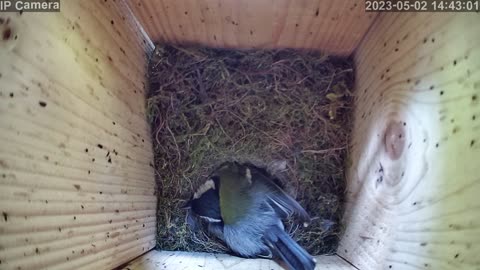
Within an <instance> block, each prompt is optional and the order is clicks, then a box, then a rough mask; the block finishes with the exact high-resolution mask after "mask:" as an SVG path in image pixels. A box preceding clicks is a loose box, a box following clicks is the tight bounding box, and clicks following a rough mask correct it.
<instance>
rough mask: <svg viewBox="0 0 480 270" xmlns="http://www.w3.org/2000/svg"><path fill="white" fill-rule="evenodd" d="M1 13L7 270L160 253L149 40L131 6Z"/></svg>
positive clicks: (93, 264) (0, 207) (81, 4)
mask: <svg viewBox="0 0 480 270" xmlns="http://www.w3.org/2000/svg"><path fill="white" fill-rule="evenodd" d="M61 5H62V6H61V12H60V13H27V12H25V13H22V14H19V13H15V14H14V13H0V19H1V20H0V33H1V34H2V35H0V37H1V38H2V39H0V141H1V142H0V212H1V216H0V217H1V219H0V269H15V270H18V269H22V270H27V269H109V268H113V267H116V266H118V265H120V264H122V263H124V262H127V261H128V260H130V259H132V258H134V257H136V256H138V255H140V254H142V253H144V252H146V251H148V250H150V249H151V248H152V247H154V245H155V232H156V218H155V208H156V202H157V200H156V196H155V194H154V191H155V182H154V171H153V168H152V167H151V165H150V162H151V160H152V151H151V142H150V135H149V134H150V132H149V127H148V124H147V123H146V116H145V106H144V103H145V101H144V100H145V74H146V72H145V70H146V59H147V58H146V55H147V54H149V53H150V52H151V50H152V43H151V41H150V40H149V39H148V37H147V36H146V35H144V34H143V32H142V29H141V28H139V24H138V23H137V22H136V20H135V19H134V17H133V15H132V14H131V12H130V10H129V8H128V6H127V5H126V4H125V2H122V1H116V2H114V1H80V0H78V1H62V3H61Z"/></svg>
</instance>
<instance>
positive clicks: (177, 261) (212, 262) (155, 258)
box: [122, 250, 355, 270]
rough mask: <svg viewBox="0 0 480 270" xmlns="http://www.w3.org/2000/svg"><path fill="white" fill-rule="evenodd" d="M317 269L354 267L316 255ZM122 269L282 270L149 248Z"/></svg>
mask: <svg viewBox="0 0 480 270" xmlns="http://www.w3.org/2000/svg"><path fill="white" fill-rule="evenodd" d="M315 258H316V259H317V265H318V269H325V270H354V269H355V268H354V267H353V266H351V265H349V264H348V263H346V262H345V261H344V260H342V259H341V258H339V257H338V256H317V257H315ZM122 269H123V270H129V269H130V270H156V269H158V270H177V269H189V270H204V269H216V270H223V269H228V270H245V269H258V270H282V269H284V268H282V267H280V266H279V265H278V264H277V263H275V262H274V261H272V260H265V259H243V258H239V257H234V256H230V255H226V254H208V253H188V252H178V251H177V252H176V251H156V250H152V251H150V252H148V253H147V254H144V255H143V256H141V257H139V258H137V259H135V260H134V261H132V262H130V263H129V264H128V265H126V266H125V267H124V268H122Z"/></svg>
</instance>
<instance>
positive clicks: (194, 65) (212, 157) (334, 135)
mask: <svg viewBox="0 0 480 270" xmlns="http://www.w3.org/2000/svg"><path fill="white" fill-rule="evenodd" d="M149 77H150V78H149V79H150V83H151V85H150V92H149V95H148V99H147V110H148V119H149V122H150V124H151V127H152V137H153V142H154V153H155V166H154V167H155V169H156V173H157V181H158V187H159V191H158V194H159V200H158V238H157V239H158V245H157V246H158V248H160V249H163V250H185V251H206V252H225V251H226V249H225V247H224V246H223V245H222V244H221V243H219V242H218V241H216V240H215V239H213V238H211V237H210V236H208V235H207V234H205V233H204V232H203V231H201V230H199V231H193V230H191V229H190V228H189V227H188V226H187V225H186V222H185V218H186V212H185V211H184V210H182V209H181V205H182V204H183V203H185V201H186V200H187V199H189V198H190V196H191V194H192V193H193V191H194V190H195V188H196V187H198V186H199V185H200V184H201V183H202V182H203V181H205V180H206V178H207V176H208V175H209V173H210V172H211V170H212V168H214V167H215V166H217V165H219V164H220V163H222V162H224V161H231V160H236V161H240V162H244V161H249V162H252V163H254V164H256V165H257V166H264V167H268V166H269V165H270V164H272V163H274V162H275V161H286V162H287V168H286V169H285V170H284V171H282V172H279V171H277V172H275V174H277V176H279V178H280V179H281V181H282V184H283V185H284V187H285V189H286V190H287V192H289V193H290V194H292V195H293V196H294V197H296V198H297V200H298V201H299V202H300V203H301V204H302V205H303V206H304V207H305V209H306V210H307V212H309V213H310V215H311V216H312V217H313V222H312V224H311V226H310V227H308V228H306V229H305V228H300V227H298V226H296V225H294V224H293V223H292V222H287V226H286V229H287V230H288V231H289V232H290V233H291V234H292V235H293V237H294V238H295V239H296V240H298V241H299V242H300V244H302V245H303V246H304V247H306V249H307V250H308V251H309V252H310V253H312V254H314V255H317V254H328V253H333V252H335V250H336V247H337V244H338V234H339V233H340V232H341V226H340V218H341V215H342V209H343V207H342V203H341V200H342V197H343V192H344V189H345V179H344V177H345V176H344V165H345V163H346V153H347V150H346V149H347V143H348V135H349V132H350V128H351V121H350V114H351V101H352V100H353V97H352V93H351V92H350V89H351V88H352V84H353V71H352V64H351V61H350V59H339V58H334V57H329V56H327V55H324V54H321V53H314V52H301V51H294V50H224V49H207V48H197V47H175V46H170V45H159V46H157V48H156V50H155V52H154V55H153V57H152V59H151V63H150V71H149Z"/></svg>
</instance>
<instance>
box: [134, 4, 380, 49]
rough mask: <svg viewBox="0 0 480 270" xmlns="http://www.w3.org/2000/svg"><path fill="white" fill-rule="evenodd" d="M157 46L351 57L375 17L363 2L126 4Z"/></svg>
mask: <svg viewBox="0 0 480 270" xmlns="http://www.w3.org/2000/svg"><path fill="white" fill-rule="evenodd" d="M128 3H129V5H130V6H131V8H132V10H133V12H134V13H135V15H136V16H137V18H139V20H140V21H141V23H142V25H143V26H144V27H145V29H146V31H147V33H148V34H149V36H150V37H151V38H152V40H154V41H158V42H173V43H200V44H202V45H208V46H215V47H238V48H250V47H261V48H279V47H293V48H307V49H321V50H324V51H327V52H330V53H335V54H350V53H351V52H352V51H353V50H354V49H355V48H356V46H357V45H358V43H359V42H360V40H361V39H362V37H363V36H364V34H365V33H366V31H367V30H368V28H369V27H370V25H371V23H372V22H373V19H374V18H375V16H376V14H374V13H365V12H364V10H365V9H364V5H365V4H364V1H363V0H354V1H350V0H337V1H330V0H276V1H271V0H255V1H252V0H128Z"/></svg>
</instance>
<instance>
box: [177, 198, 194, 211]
mask: <svg viewBox="0 0 480 270" xmlns="http://www.w3.org/2000/svg"><path fill="white" fill-rule="evenodd" d="M191 208H192V201H191V200H189V201H187V202H186V203H185V204H184V205H182V206H180V209H183V210H188V209H191Z"/></svg>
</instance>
